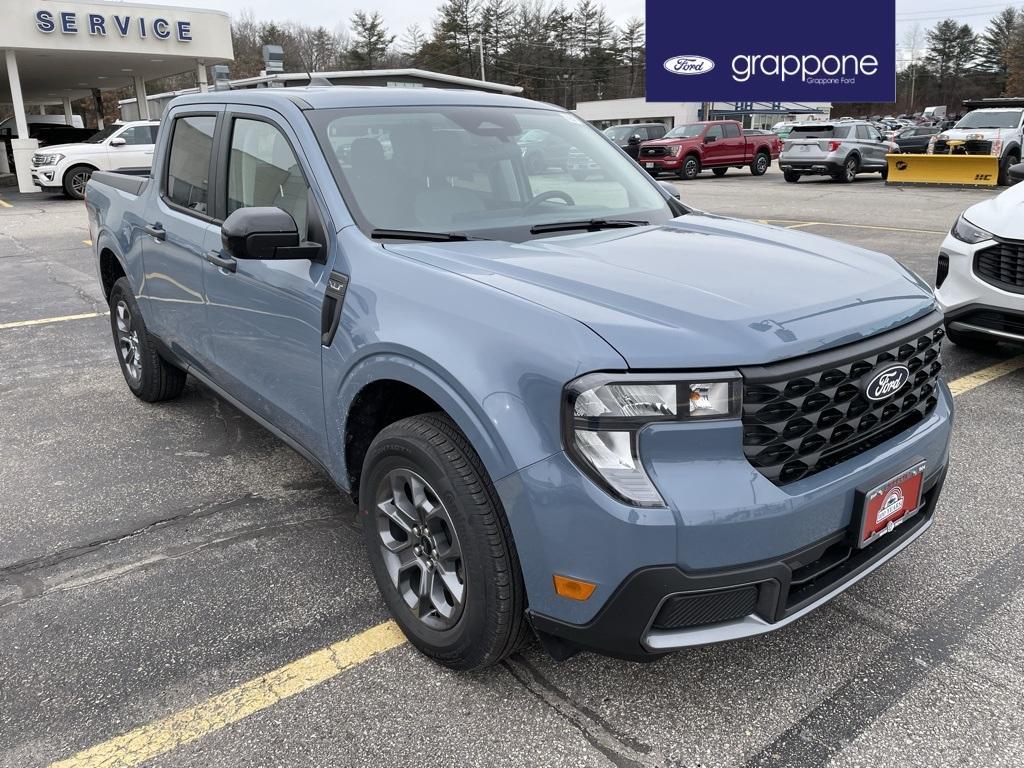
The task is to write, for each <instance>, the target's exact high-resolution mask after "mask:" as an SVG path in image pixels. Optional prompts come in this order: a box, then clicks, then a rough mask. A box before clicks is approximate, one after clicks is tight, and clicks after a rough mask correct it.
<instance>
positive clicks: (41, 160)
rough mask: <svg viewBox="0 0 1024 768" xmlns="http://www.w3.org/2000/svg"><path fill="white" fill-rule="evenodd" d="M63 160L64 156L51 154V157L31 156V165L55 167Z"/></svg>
mask: <svg viewBox="0 0 1024 768" xmlns="http://www.w3.org/2000/svg"><path fill="white" fill-rule="evenodd" d="M63 159H64V155H61V154H52V155H32V164H33V165H56V164H57V163H59V162H60V161H61V160H63Z"/></svg>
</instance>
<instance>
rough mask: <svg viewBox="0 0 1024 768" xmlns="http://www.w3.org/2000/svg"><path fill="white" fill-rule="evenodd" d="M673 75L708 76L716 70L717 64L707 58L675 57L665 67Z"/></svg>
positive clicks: (668, 60)
mask: <svg viewBox="0 0 1024 768" xmlns="http://www.w3.org/2000/svg"><path fill="white" fill-rule="evenodd" d="M663 66H664V67H665V69H667V70H668V71H669V72H671V73H672V74H673V75H706V74H707V73H708V72H710V71H711V70H712V69H714V68H715V62H713V61H712V60H711V59H709V58H707V57H706V56H673V57H672V58H671V59H665V64H664V65H663Z"/></svg>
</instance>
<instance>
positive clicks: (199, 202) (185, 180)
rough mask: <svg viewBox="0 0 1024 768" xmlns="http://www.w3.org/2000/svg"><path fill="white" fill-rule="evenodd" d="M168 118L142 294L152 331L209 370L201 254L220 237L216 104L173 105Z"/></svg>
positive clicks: (149, 218) (149, 219) (156, 172)
mask: <svg viewBox="0 0 1024 768" xmlns="http://www.w3.org/2000/svg"><path fill="white" fill-rule="evenodd" d="M220 109H223V108H220ZM167 121H168V128H169V130H170V132H171V133H170V141H169V142H168V144H167V147H168V148H167V149H165V150H164V156H163V157H161V159H160V161H159V163H158V166H157V167H156V168H154V169H153V179H152V181H151V182H150V183H151V184H159V185H160V192H159V194H158V195H156V196H154V197H153V198H151V199H152V200H153V202H152V203H150V205H149V206H148V207H147V209H146V211H145V216H144V221H143V222H142V228H143V230H144V231H145V232H146V235H145V237H144V239H143V245H142V260H143V266H144V268H145V271H144V280H143V285H142V290H141V293H142V295H143V297H144V301H145V302H146V307H145V308H144V311H145V316H146V324H147V326H148V327H149V330H150V331H151V332H152V333H154V334H155V335H156V336H157V337H158V338H159V339H161V340H162V341H163V342H164V343H165V344H167V346H169V347H170V348H171V350H172V351H173V352H174V353H175V355H176V356H178V357H179V358H180V359H182V360H184V361H185V362H187V363H189V364H190V365H194V366H198V367H199V368H200V369H201V370H205V368H206V366H205V365H204V363H203V360H202V356H201V355H200V354H198V352H199V345H200V343H201V339H202V337H203V334H204V332H205V328H206V323H207V312H206V303H205V301H204V299H203V265H204V263H205V262H204V260H203V254H204V253H206V251H207V250H208V249H209V248H210V247H211V245H210V244H211V242H215V241H219V240H220V223H219V222H218V221H216V220H215V219H214V218H213V216H212V215H211V214H212V211H211V209H210V197H211V195H212V186H211V184H210V179H212V178H213V174H212V173H211V168H212V162H213V143H214V142H213V139H214V134H215V130H216V126H217V110H216V109H212V110H211V109H209V108H204V109H203V110H202V111H199V112H185V111H174V112H172V113H171V114H170V115H169V116H168V118H167Z"/></svg>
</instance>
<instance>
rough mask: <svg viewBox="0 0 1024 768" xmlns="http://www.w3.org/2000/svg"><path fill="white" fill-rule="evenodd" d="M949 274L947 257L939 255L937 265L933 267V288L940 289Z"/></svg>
mask: <svg viewBox="0 0 1024 768" xmlns="http://www.w3.org/2000/svg"><path fill="white" fill-rule="evenodd" d="M948 274H949V256H948V255H946V254H945V253H940V254H939V263H938V264H937V265H936V266H935V287H936V288H941V287H942V284H943V283H944V282H945V281H946V276H947V275H948Z"/></svg>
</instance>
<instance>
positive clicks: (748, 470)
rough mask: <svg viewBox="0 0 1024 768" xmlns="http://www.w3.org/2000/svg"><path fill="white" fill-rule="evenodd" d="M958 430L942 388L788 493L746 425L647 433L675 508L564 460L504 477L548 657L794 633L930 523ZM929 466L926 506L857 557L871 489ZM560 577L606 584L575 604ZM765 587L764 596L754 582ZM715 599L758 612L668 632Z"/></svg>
mask: <svg viewBox="0 0 1024 768" xmlns="http://www.w3.org/2000/svg"><path fill="white" fill-rule="evenodd" d="M951 422H952V398H951V396H950V394H949V390H948V388H947V387H946V386H945V385H944V384H943V385H941V386H940V388H939V397H938V404H937V405H936V407H935V409H934V410H933V411H932V412H931V414H930V415H929V416H928V417H927V418H925V419H924V420H923V421H920V422H918V423H917V424H916V425H914V426H913V427H911V428H910V429H908V430H906V431H905V432H902V433H900V434H899V435H897V436H895V437H893V438H892V439H890V440H887V441H885V442H883V443H881V444H879V445H877V446H875V447H874V448H871V449H870V450H867V451H865V452H864V453H862V454H860V455H858V456H856V457H855V458H852V459H850V460H848V461H845V462H843V463H841V464H838V465H836V466H834V467H831V468H829V469H826V470H824V471H821V472H819V473H817V474H815V475H813V476H811V477H808V478H805V479H803V480H799V481H797V482H794V483H791V484H789V485H787V486H783V487H780V486H776V485H775V484H773V483H772V482H770V481H769V480H768V479H767V478H766V477H764V476H763V475H762V474H761V473H760V472H758V471H757V470H756V469H754V468H753V467H752V466H751V465H750V463H749V462H748V461H747V460H746V458H745V457H744V455H743V453H742V448H741V444H742V429H743V428H742V425H741V424H740V423H738V422H731V421H728V422H718V423H717V424H715V425H712V424H710V423H708V424H704V425H699V427H700V429H699V430H693V429H692V426H693V425H688V424H682V425H680V424H668V423H663V424H659V425H653V426H651V427H648V428H647V429H646V430H645V431H644V433H641V441H642V442H641V455H642V456H644V464H645V466H646V467H647V469H648V473H649V475H650V476H651V478H652V480H653V481H654V483H655V485H656V486H657V487H658V489H659V491H660V492H661V493H662V496H663V497H664V498H665V499H666V500H667V501H668V503H669V508H667V509H638V508H634V507H628V506H626V505H623V504H621V503H619V502H617V501H615V500H614V499H612V498H611V497H609V496H607V495H606V494H605V493H604V492H603V491H601V490H600V489H598V488H597V487H596V486H595V485H594V484H593V483H592V482H591V481H590V480H589V479H587V478H586V477H585V476H583V474H582V473H581V472H580V471H579V470H577V469H576V467H575V465H573V464H572V463H571V462H570V461H569V459H568V458H567V457H566V456H565V455H564V454H556V455H555V456H552V457H549V458H548V459H545V460H543V461H541V462H538V463H537V464H534V465H532V466H530V467H527V468H525V469H523V470H521V471H519V472H517V473H515V474H513V475H511V476H509V477H507V478H504V479H502V480H500V481H499V482H498V483H496V488H497V490H498V492H499V495H500V496H501V499H502V502H503V504H504V507H505V510H506V512H507V514H508V519H509V523H510V525H511V526H512V530H513V534H514V537H515V542H516V546H517V549H518V552H519V556H520V562H521V565H522V570H523V575H524V579H525V581H526V586H527V593H528V599H529V604H530V617H531V620H532V621H533V625H534V627H535V628H536V629H537V630H538V632H539V633H540V635H541V637H542V639H544V640H545V643H546V644H547V645H548V647H549V648H552V647H554V646H558V645H562V646H563V647H565V648H568V649H575V648H578V647H583V648H591V649H595V650H598V651H600V652H603V653H607V654H610V655H614V656H619V657H623V658H630V659H645V658H652V657H655V656H657V655H660V654H663V653H666V652H668V651H670V650H673V649H676V648H683V647H687V646H691V645H700V644H704V643H710V642H718V641H722V640H729V639H734V638H738V637H746V636H749V635H753V634H759V633H762V632H767V631H770V630H773V629H778V628H780V627H782V626H785V625H786V624H788V623H790V622H791V621H795V620H796V619H797V618H799V617H800V616H802V615H804V614H805V613H807V612H808V611H810V610H813V609H814V608H815V607H817V606H818V605H820V604H822V603H824V602H826V601H828V600H829V599H831V598H832V597H834V596H835V595H836V594H838V593H839V592H841V591H842V590H844V589H846V588H847V587H849V586H850V585H851V584H853V583H855V582H856V581H858V580H859V579H861V578H863V577H864V576H865V575H867V574H868V573H870V572H871V571H872V570H874V569H875V568H877V567H878V566H880V565H881V564H882V563H884V562H885V561H886V560H888V559H889V558H890V557H892V556H894V555H895V554H896V553H897V552H898V551H900V550H901V549H902V548H903V547H905V546H906V545H907V544H909V543H910V542H911V541H913V539H915V538H917V536H919V535H920V534H921V533H923V532H924V530H926V528H927V527H928V526H929V525H930V523H931V519H932V513H933V510H934V508H935V502H936V500H937V498H938V495H939V491H940V489H941V486H942V479H943V477H944V474H945V468H946V465H947V463H948V450H949V448H948V446H949V435H950V431H951ZM922 460H923V461H924V462H925V463H926V466H927V471H926V477H925V482H924V488H925V489H926V495H925V497H924V498H925V503H924V504H923V506H922V508H921V509H920V511H919V512H918V513H917V514H916V515H915V516H914V517H913V518H910V519H909V520H908V521H907V522H906V523H905V524H904V525H902V526H900V527H897V528H896V529H895V530H894V531H893V532H892V533H891V534H889V535H888V536H883V537H882V538H881V539H879V540H878V542H877V543H876V545H872V546H870V547H868V548H865V549H864V550H859V551H855V552H852V553H851V550H850V547H849V546H848V545H847V544H846V542H847V541H848V536H849V534H848V531H849V530H850V526H851V524H852V521H853V520H854V516H855V509H856V510H858V511H859V506H858V502H857V499H858V493H859V492H862V491H863V490H864V488H865V487H874V486H875V485H877V484H878V483H880V482H882V481H884V480H886V479H887V478H889V477H892V476H894V475H896V474H898V473H899V472H900V471H902V470H904V469H906V468H907V467H909V466H911V465H912V464H914V463H915V462H918V461H922ZM858 520H859V515H858ZM844 547H845V549H844ZM556 573H557V574H561V575H566V576H571V577H574V578H578V579H583V580H586V581H590V582H592V583H595V584H596V585H597V587H596V588H595V590H594V593H593V595H592V597H591V598H590V599H589V600H587V601H585V602H579V601H573V600H569V599H566V598H562V597H560V596H558V595H557V594H556V593H555V591H554V588H553V585H552V576H553V574H556ZM751 587H752V588H753V590H754V591H755V592H756V594H751V592H750V589H746V591H745V592H744V591H743V590H742V589H741V588H751ZM708 590H711V591H721V590H730V591H733V592H734V593H735V594H732V595H729V596H728V598H729V599H730V600H731V601H732V602H731V604H732V605H733V606H735V604H741V605H746V608H744V609H743V612H742V615H727V613H723V612H722V611H721V610H718V608H717V607H716V606H714V605H709V604H699V605H697V606H696V608H695V610H697V613H698V616H699V617H704V618H706V619H707V620H706V621H704V623H700V621H698V622H697V623H689V624H687V625H686V626H684V627H678V626H677V627H674V628H669V629H662V628H659V627H656V626H655V618H656V616H658V614H659V611H661V609H662V606H663V603H664V602H665V601H667V600H669V599H673V600H675V599H676V598H679V597H683V598H690V597H693V596H694V595H693V593H695V592H696V593H706V592H708ZM737 590H740V591H739V592H737ZM741 592H742V593H741ZM744 601H746V602H744ZM676 602H677V603H680V601H676ZM682 602H685V600H683V601H682ZM698 602H699V601H698ZM680 604H681V603H680ZM683 607H684V608H685V606H683ZM701 611H704V613H701ZM723 616H724V617H725V618H724V619H723Z"/></svg>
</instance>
